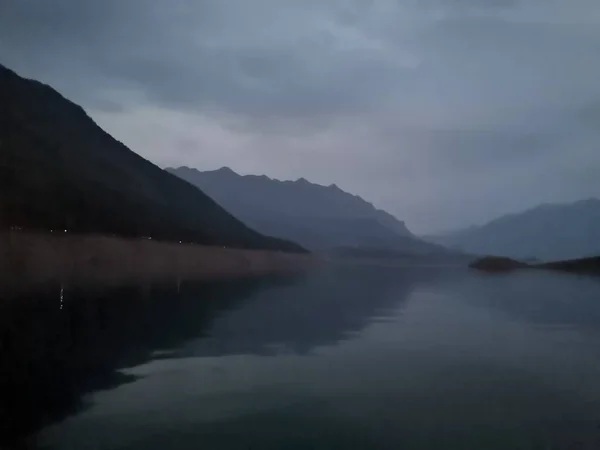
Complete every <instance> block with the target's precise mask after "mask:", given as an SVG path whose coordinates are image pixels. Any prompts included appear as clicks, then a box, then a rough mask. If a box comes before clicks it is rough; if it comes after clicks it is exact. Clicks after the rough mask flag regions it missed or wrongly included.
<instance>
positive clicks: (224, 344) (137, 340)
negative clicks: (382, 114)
mask: <svg viewBox="0 0 600 450" xmlns="http://www.w3.org/2000/svg"><path fill="white" fill-rule="evenodd" d="M0 345H1V353H0V361H1V362H0V438H1V439H0V447H2V448H13V447H14V448H32V449H78V450H79V449H98V450H100V449H102V450H105V449H156V450H159V449H160V450H163V449H271V448H273V449H279V448H281V449H361V448H365V449H368V448H374V449H378V448H382V449H388V448H389V449H444V450H448V449H477V450H479V449H513V448H514V449H569V450H575V449H600V280H598V279H592V278H581V277H577V276H571V275H561V274H554V273H541V272H540V273H533V272H532V273H527V272H523V273H516V274H511V275H501V276H484V275H480V274H477V273H472V272H468V271H467V270H462V269H456V270H450V269H448V270H440V269H418V270H417V269H411V270H402V269H376V268H352V269H344V270H340V269H337V270H323V271H321V272H318V273H313V274H310V275H306V276H303V277H301V278H297V279H280V280H273V279H265V280H260V281H239V282H228V283H212V284H192V283H180V284H179V285H178V284H177V283H173V284H172V285H170V286H162V287H156V286H142V287H124V288H120V289H106V290H103V291H95V292H89V291H85V290H82V289H73V288H69V287H66V286H63V287H62V289H61V286H53V287H49V288H48V290H47V292H46V293H45V294H44V295H38V296H33V297H23V296H22V297H20V298H14V299H12V300H4V301H3V302H1V303H0Z"/></svg>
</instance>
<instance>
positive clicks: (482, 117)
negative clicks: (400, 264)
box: [0, 0, 600, 233]
mask: <svg viewBox="0 0 600 450" xmlns="http://www.w3.org/2000/svg"><path fill="white" fill-rule="evenodd" d="M0 63H2V64H4V65H7V66H9V67H10V68H12V69H13V70H16V71H18V72H19V73H21V74H22V75H24V76H27V77H31V78H36V79H39V80H42V81H45V82H47V83H49V84H51V85H52V86H54V87H55V88H57V89H58V90H59V91H61V92H62V93H63V94H64V95H66V96H67V97H69V98H70V99H72V100H73V101H75V102H77V103H79V104H81V105H82V106H84V107H85V108H86V110H87V111H88V113H89V114H90V115H91V116H92V117H93V118H94V119H95V120H96V121H97V122H98V123H99V124H100V125H101V126H102V127H103V128H105V129H106V130H107V131H108V132H110V133H111V134H112V135H113V136H115V137H116V138H117V139H119V140H121V141H123V142H124V143H126V144H127V145H128V146H129V147H130V148H131V149H132V150H134V151H136V152H137V153H140V154H141V155H143V156H144V157H146V158H148V159H150V160H151V161H153V162H155V163H156V164H158V165H160V166H173V165H175V166H179V165H187V166H191V167H196V168H198V169H200V170H210V169H215V168H219V167H221V166H229V167H231V168H233V169H234V170H236V171H237V172H240V173H243V174H246V173H256V174H263V173H264V174H267V175H269V176H271V177H274V178H280V179H297V178H299V177H305V178H307V179H309V180H310V181H314V182H317V183H321V184H331V183H336V184H338V185H339V186H340V187H341V188H343V189H345V190H348V191H350V192H352V193H355V194H359V195H361V196H363V197H364V198H365V199H367V200H369V201H372V202H373V203H375V204H376V205H377V206H379V207H383V208H385V209H387V210H388V211H390V212H392V213H393V214H395V215H397V216H398V217H399V218H401V219H404V220H406V222H407V224H408V226H409V228H411V230H413V231H414V232H417V233H427V232H434V231H439V230H447V229H453V228H457V227H462V226H468V225H470V224H473V223H481V222H485V221H486V220H489V219H492V218H494V217H495V216H497V215H500V214H504V213H507V212H512V211H517V210H520V209H525V208H527V207H530V206H534V205H536V204H538V203H542V202H552V201H570V200H576V199H579V198H585V197H590V196H600V1H599V0H170V1H169V2H167V1H158V0H97V1H91V0H0Z"/></svg>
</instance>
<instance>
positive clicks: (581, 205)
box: [425, 198, 600, 261]
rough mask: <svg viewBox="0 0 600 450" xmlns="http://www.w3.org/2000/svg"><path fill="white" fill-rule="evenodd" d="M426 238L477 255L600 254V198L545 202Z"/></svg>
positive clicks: (547, 257)
mask: <svg viewBox="0 0 600 450" xmlns="http://www.w3.org/2000/svg"><path fill="white" fill-rule="evenodd" d="M425 239H427V240H429V241H431V242H435V243H438V244H441V245H445V246H448V247H451V248H455V249H460V250H463V251H466V252H471V253H476V254H488V255H497V256H506V257H510V258H517V259H531V258H537V259H540V260H545V261H550V260H565V259H575V258H583V257H586V256H594V255H597V254H600V200H598V199H595V198H591V199H587V200H581V201H578V202H575V203H567V204H545V205H540V206H538V207H536V208H533V209H530V210H527V211H524V212H521V213H517V214H511V215H507V216H503V217H500V218H498V219H496V220H493V221H492V222H489V223H487V224H485V225H483V226H480V227H471V228H468V229H465V230H461V231H457V232H454V233H449V234H446V235H441V236H428V237H425Z"/></svg>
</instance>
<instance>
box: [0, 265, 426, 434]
mask: <svg viewBox="0 0 600 450" xmlns="http://www.w3.org/2000/svg"><path fill="white" fill-rule="evenodd" d="M359 274H360V276H358V275H359ZM422 276H423V272H418V271H399V270H390V269H383V268H381V269H379V268H373V269H370V270H365V269H364V268H361V269H360V271H359V270H358V269H356V272H355V271H354V269H352V268H347V269H342V270H339V269H338V270H324V271H322V272H320V273H315V274H311V275H306V276H304V277H298V278H293V279H292V278H284V279H281V278H276V279H274V278H265V279H260V280H239V281H222V282H211V283H190V282H180V281H177V282H174V283H173V284H172V286H168V287H165V286H126V287H121V288H111V289H107V290H101V291H92V292H90V291H87V290H85V289H81V288H77V289H69V287H67V286H60V285H57V286H53V287H51V288H50V289H48V290H46V291H45V293H44V294H43V295H35V296H21V297H15V298H11V299H6V300H4V301H2V303H1V304H0V346H1V352H0V377H1V378H0V398H1V399H2V401H1V402H0V424H1V425H0V434H1V437H2V441H4V442H7V441H10V440H11V439H14V438H16V437H19V436H23V435H25V434H27V433H30V432H32V431H34V430H36V429H38V428H40V427H42V426H44V425H47V424H49V423H52V422H56V421H60V420H62V419H63V418H65V417H66V416H68V415H71V414H75V413H78V412H80V411H82V410H83V409H85V408H86V407H88V406H90V405H89V404H88V403H86V395H85V394H89V393H92V392H94V391H98V390H105V389H111V388H113V387H116V386H119V385H121V384H124V383H128V382H132V381H135V379H136V378H135V377H134V376H131V375H125V374H123V373H122V372H120V371H119V370H120V369H123V368H127V367H133V366H136V365H140V364H143V363H145V362H148V361H150V360H152V359H159V358H173V357H189V356H209V355H210V356H219V355H227V354H249V353H253V354H268V353H270V352H273V349H274V348H282V347H283V348H285V349H286V350H288V351H294V352H298V353H305V352H309V351H310V350H311V349H313V348H315V347H317V346H321V345H328V344H335V343H336V342H338V341H340V340H344V339H347V338H348V337H349V336H351V335H352V334H353V333H358V332H360V331H361V330H362V329H363V328H364V327H366V326H367V325H368V324H369V323H370V322H371V321H372V320H374V318H376V317H379V316H386V315H389V314H392V313H394V312H395V311H396V310H397V309H398V307H399V306H400V305H401V304H402V303H403V302H404V301H405V299H406V298H407V296H408V294H409V293H410V292H411V290H412V289H413V287H414V285H415V283H418V282H419V280H420V278H421V277H422ZM427 276H431V274H430V275H427ZM365 278H366V279H365ZM88 402H89V400H88ZM0 443H1V441H0Z"/></svg>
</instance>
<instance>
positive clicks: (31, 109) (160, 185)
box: [0, 65, 301, 250]
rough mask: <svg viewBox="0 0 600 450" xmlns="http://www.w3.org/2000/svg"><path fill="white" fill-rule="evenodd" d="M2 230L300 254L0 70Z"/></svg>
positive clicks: (45, 92) (56, 99)
mask: <svg viewBox="0 0 600 450" xmlns="http://www.w3.org/2000/svg"><path fill="white" fill-rule="evenodd" d="M10 226H19V227H23V228H27V229H43V230H48V229H68V230H69V231H74V232H95V233H114V234H118V235H122V236H152V237H156V238H159V239H165V240H176V241H179V240H185V241H193V242H196V243H201V244H208V245H228V246H232V247H241V248H264V249H279V250H301V249H300V247H299V246H297V245H296V244H293V243H290V242H285V241H282V240H279V239H274V238H269V237H265V236H263V235H261V234H259V233H257V232H255V231H254V230H252V229H250V228H249V227H247V226H246V225H244V224H243V223H242V222H240V221H239V220H238V219H236V218H234V217H233V216H232V215H230V214H229V213H228V212H227V211H225V210H224V209H223V208H221V207H220V206H219V205H218V204H217V203H215V202H214V201H213V200H212V199H211V198H210V197H208V196H207V195H205V194H204V193H203V192H201V191H200V190H199V189H197V188H195V187H194V186H192V185H190V184H189V183H186V182H184V181H182V180H181V179H179V178H177V177H175V176H173V175H171V174H169V173H167V172H165V171H164V170H162V169H160V168H159V167H157V166H155V165H154V164H152V163H150V162H149V161H147V160H145V159H144V158H142V157H140V156H139V155H137V154H135V153H134V152H132V151H131V150H129V149H128V148H127V147H126V146H125V145H123V144H122V143H120V142H118V141H116V140H115V139H113V138H112V137H111V136H110V135H109V134H107V133H106V132H104V131H103V130H102V129H101V128H100V127H98V126H97V125H96V124H95V123H94V122H93V120H92V119H91V118H90V117H89V116H88V115H87V114H86V113H85V111H84V110H83V109H82V108H81V107H80V106H78V105H76V104H74V103H72V102H70V101H69V100H67V99H65V98H64V97H62V96H61V95H60V94H59V93H58V92H56V91H55V90H54V89H52V88H51V87H49V86H47V85H44V84H42V83H40V82H37V81H33V80H27V79H24V78H21V77H19V76H18V75H17V74H15V73H14V72H12V71H11V70H9V69H7V68H5V67H3V66H1V65H0V227H2V228H8V227H10Z"/></svg>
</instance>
